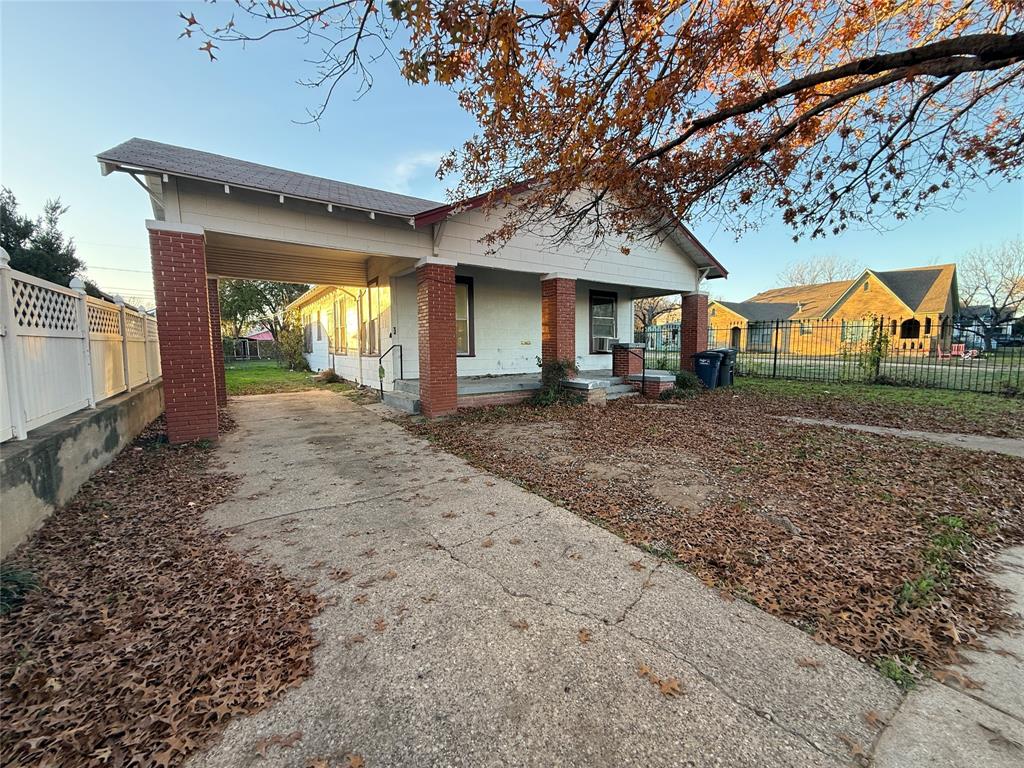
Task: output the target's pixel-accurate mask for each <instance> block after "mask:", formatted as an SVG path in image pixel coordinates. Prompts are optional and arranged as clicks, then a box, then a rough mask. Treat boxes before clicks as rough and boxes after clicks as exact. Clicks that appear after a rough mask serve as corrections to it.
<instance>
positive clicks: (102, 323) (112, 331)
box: [89, 303, 121, 336]
mask: <svg viewBox="0 0 1024 768" xmlns="http://www.w3.org/2000/svg"><path fill="white" fill-rule="evenodd" d="M89 333H104V334H109V335H112V336H120V335H121V313H120V311H118V309H117V308H116V307H110V308H108V307H101V306H98V305H96V304H91V303H90V304H89Z"/></svg>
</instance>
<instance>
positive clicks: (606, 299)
mask: <svg viewBox="0 0 1024 768" xmlns="http://www.w3.org/2000/svg"><path fill="white" fill-rule="evenodd" d="M618 298H619V297H618V294H616V293H606V292H604V291H591V292H590V353H591V354H602V353H606V352H607V353H609V354H610V353H611V351H612V347H611V339H615V338H617V337H618V334H617V333H616V328H617V324H616V314H617V313H616V304H617V302H618Z"/></svg>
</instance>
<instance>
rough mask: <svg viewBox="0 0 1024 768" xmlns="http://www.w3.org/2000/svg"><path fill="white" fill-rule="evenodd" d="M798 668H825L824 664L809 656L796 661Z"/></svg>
mask: <svg viewBox="0 0 1024 768" xmlns="http://www.w3.org/2000/svg"><path fill="white" fill-rule="evenodd" d="M796 663H797V666H799V667H806V668H808V669H819V668H820V667H823V666H824V663H823V662H821V661H819V660H818V659H812V658H810V657H809V656H801V657H800V658H798V659H797V660H796Z"/></svg>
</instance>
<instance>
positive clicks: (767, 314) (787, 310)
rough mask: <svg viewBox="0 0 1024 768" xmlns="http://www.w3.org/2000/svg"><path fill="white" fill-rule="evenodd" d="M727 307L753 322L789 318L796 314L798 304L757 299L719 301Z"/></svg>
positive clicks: (718, 302)
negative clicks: (758, 300)
mask: <svg viewBox="0 0 1024 768" xmlns="http://www.w3.org/2000/svg"><path fill="white" fill-rule="evenodd" d="M715 303H716V304H721V305H722V306H723V307H725V308H726V309H730V310H732V311H733V312H735V313H736V314H737V315H739V316H740V317H742V318H744V319H746V320H749V321H750V322H752V323H761V322H766V321H771V320H787V319H789V318H790V317H792V316H793V315H794V314H796V311H797V305H796V304H783V303H778V302H757V301H717V302H715Z"/></svg>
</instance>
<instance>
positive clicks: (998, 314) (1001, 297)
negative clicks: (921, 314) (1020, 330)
mask: <svg viewBox="0 0 1024 768" xmlns="http://www.w3.org/2000/svg"><path fill="white" fill-rule="evenodd" d="M957 281H958V282H959V284H960V309H961V312H960V316H959V317H958V318H957V320H956V325H957V327H958V328H959V329H960V331H961V332H965V333H973V334H974V335H975V336H978V337H980V338H981V339H982V341H983V342H984V345H985V349H991V348H992V338H993V337H994V336H996V335H997V334H998V333H999V330H1000V328H1001V327H1002V326H1003V325H1005V324H1006V323H1007V322H1008V321H1009V320H1011V319H1012V318H1013V317H1014V315H1016V313H1017V311H1018V310H1019V309H1020V308H1021V306H1022V305H1024V241H1021V240H1009V241H1007V242H1005V243H1003V244H1002V245H1000V246H996V247H987V248H977V249H975V250H973V251H971V252H970V253H968V254H967V255H966V256H965V257H964V258H963V259H962V260H961V261H960V263H959V264H958V265H957ZM968 307H970V308H972V311H970V312H966V311H965V310H966V309H967V308H968Z"/></svg>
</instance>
